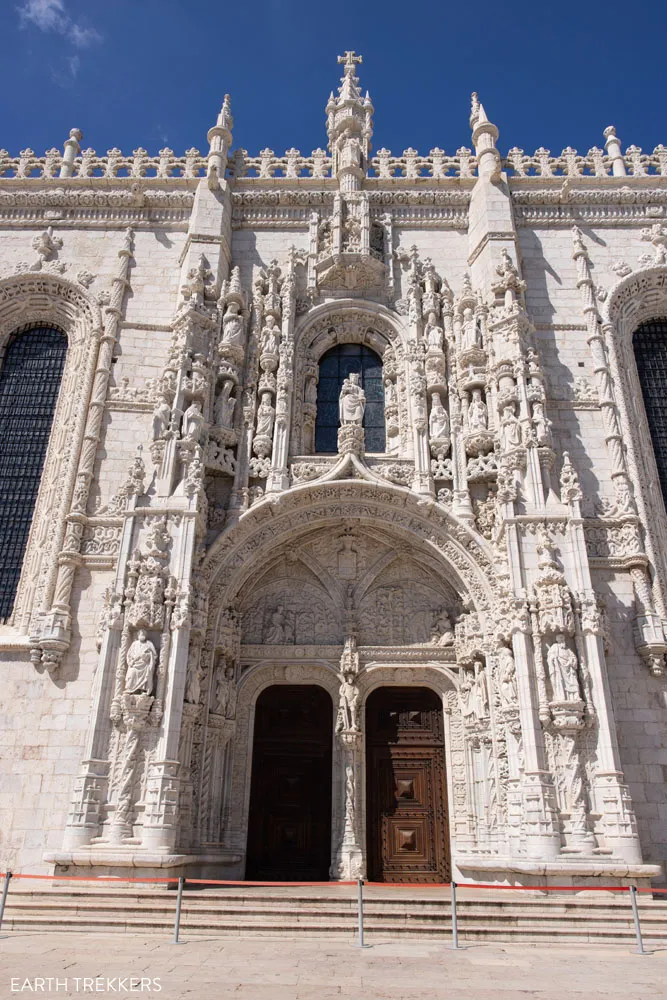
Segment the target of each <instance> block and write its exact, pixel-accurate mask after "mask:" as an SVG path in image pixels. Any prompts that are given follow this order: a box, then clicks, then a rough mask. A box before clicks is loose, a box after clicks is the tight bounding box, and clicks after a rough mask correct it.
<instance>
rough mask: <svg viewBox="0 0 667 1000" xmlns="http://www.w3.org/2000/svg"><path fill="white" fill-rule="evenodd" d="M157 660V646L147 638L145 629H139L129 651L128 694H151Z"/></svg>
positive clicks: (126, 679) (126, 678)
mask: <svg viewBox="0 0 667 1000" xmlns="http://www.w3.org/2000/svg"><path fill="white" fill-rule="evenodd" d="M156 661H157V651H156V649H155V646H154V645H153V643H152V642H151V641H150V639H147V638H146V633H145V632H144V630H143V629H139V632H138V634H137V638H136V639H135V640H134V642H133V643H132V644H131V645H130V648H129V649H128V651H127V672H126V674H125V691H127V692H128V694H140V693H142V692H143V693H145V694H150V693H151V692H152V690H153V674H154V672H155V663H156Z"/></svg>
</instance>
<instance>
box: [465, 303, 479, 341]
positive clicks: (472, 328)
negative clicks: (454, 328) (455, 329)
mask: <svg viewBox="0 0 667 1000" xmlns="http://www.w3.org/2000/svg"><path fill="white" fill-rule="evenodd" d="M479 346H480V343H479V333H478V329H477V323H476V322H475V316H474V313H473V311H472V309H471V308H470V306H468V307H467V308H465V309H464V310H463V322H462V324H461V348H462V350H464V351H469V350H472V348H473V347H479Z"/></svg>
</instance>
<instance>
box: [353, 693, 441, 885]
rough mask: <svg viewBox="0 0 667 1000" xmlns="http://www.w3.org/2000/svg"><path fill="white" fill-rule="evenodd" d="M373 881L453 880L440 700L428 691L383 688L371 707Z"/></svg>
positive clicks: (368, 741) (370, 865)
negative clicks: (451, 877)
mask: <svg viewBox="0 0 667 1000" xmlns="http://www.w3.org/2000/svg"><path fill="white" fill-rule="evenodd" d="M366 761H367V770H366V817H367V859H368V877H369V879H370V880H371V881H374V882H447V881H449V877H450V854H449V832H448V824H447V784H446V780H445V743H444V729H443V712H442V701H441V699H440V698H439V697H438V696H437V695H436V694H435V692H433V691H431V690H430V689H428V688H413V687H385V688H378V689H377V690H376V691H373V692H372V693H371V694H370V695H369V698H368V701H367V703H366Z"/></svg>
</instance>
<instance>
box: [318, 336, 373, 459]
mask: <svg viewBox="0 0 667 1000" xmlns="http://www.w3.org/2000/svg"><path fill="white" fill-rule="evenodd" d="M351 372H358V374H359V376H360V377H359V381H360V383H361V387H362V389H363V390H364V392H365V393H366V411H365V413H364V430H365V432H366V451H371V452H373V451H375V452H381V451H384V450H385V427H384V386H383V384H382V359H381V358H380V356H379V355H378V354H376V353H375V351H372V350H371V349H370V347H366V346H364V345H362V344H338V346H337V347H332V348H331V350H330V351H327V352H326V354H323V355H322V357H321V359H320V377H319V381H318V383H317V420H316V422H315V451H319V452H335V451H337V449H338V427H339V419H338V397H339V396H340V390H341V386H342V384H343V382H344V381H345V379H346V378H347V376H348V375H349V374H350V373H351Z"/></svg>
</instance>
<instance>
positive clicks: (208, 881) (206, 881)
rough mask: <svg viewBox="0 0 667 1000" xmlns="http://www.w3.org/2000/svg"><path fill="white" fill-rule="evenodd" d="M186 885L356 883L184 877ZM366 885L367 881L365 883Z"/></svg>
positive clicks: (300, 885)
mask: <svg viewBox="0 0 667 1000" xmlns="http://www.w3.org/2000/svg"><path fill="white" fill-rule="evenodd" d="M185 881H186V882H187V884H188V885H190V884H191V883H193V884H195V885H238V886H244V885H264V886H276V885H278V886H283V887H287V886H295V887H297V888H298V887H303V886H324V885H326V886H332V885H356V884H357V883H356V882H252V881H249V880H248V881H246V880H245V879H219V878H186V880H185ZM365 884H366V885H367V884H368V883H365Z"/></svg>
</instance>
